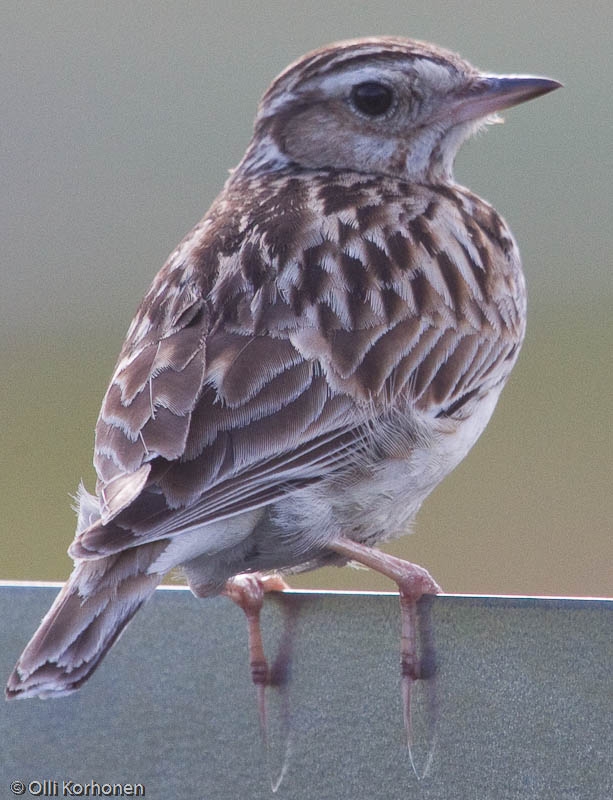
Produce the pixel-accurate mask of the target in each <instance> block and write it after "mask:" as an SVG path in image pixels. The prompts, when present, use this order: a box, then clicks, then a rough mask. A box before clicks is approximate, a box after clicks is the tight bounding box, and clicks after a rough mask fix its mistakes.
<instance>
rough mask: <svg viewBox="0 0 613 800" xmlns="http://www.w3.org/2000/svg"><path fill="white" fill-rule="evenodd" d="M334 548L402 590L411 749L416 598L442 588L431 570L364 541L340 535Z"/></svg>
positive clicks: (404, 702) (404, 697) (405, 709)
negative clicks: (378, 573)
mask: <svg viewBox="0 0 613 800" xmlns="http://www.w3.org/2000/svg"><path fill="white" fill-rule="evenodd" d="M328 547H329V548H330V549H331V550H334V551H335V552H336V553H339V554H340V555H342V556H345V558H348V559H350V560H351V561H357V562H359V563H360V564H363V565H364V566H366V567H370V569H373V570H375V572H380V573H381V574H382V575H386V576H387V577H388V578H391V580H393V581H394V583H396V584H397V586H398V590H399V592H400V619H401V630H400V668H401V675H402V678H401V680H402V710H403V715H404V726H405V729H406V734H407V743H408V746H409V749H410V748H411V745H412V743H413V734H412V725H411V688H412V686H413V682H414V681H416V680H418V679H419V678H420V677H421V675H420V662H419V653H418V647H417V601H418V600H419V599H420V597H422V595H424V594H439V593H440V592H441V591H442V590H441V588H440V586H439V585H438V584H437V583H436V581H435V580H434V579H433V578H432V576H431V575H430V573H429V572H428V571H427V570H426V569H424V568H423V567H420V566H418V565H417V564H412V563H411V562H410V561H403V560H402V559H401V558H396V557H395V556H391V555H388V554H387V553H382V552H381V551H380V550H373V549H372V548H371V547H367V546H366V545H363V544H358V543H357V542H354V541H351V540H350V539H346V538H342V537H339V538H338V539H334V540H333V541H332V542H331V543H329V544H328Z"/></svg>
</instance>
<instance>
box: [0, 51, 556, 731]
mask: <svg viewBox="0 0 613 800" xmlns="http://www.w3.org/2000/svg"><path fill="white" fill-rule="evenodd" d="M559 86H561V84H560V83H559V82H557V81H554V80H551V79H549V78H544V77H535V76H531V75H497V74H492V73H487V72H481V71H479V70H478V69H476V68H475V67H473V66H471V65H470V64H469V63H468V62H466V61H465V60H463V59H462V58H461V57H460V56H459V55H456V54H455V53H452V52H450V51H448V50H445V49H443V48H440V47H438V46H436V45H433V44H430V43H426V42H421V41H417V40H413V39H408V38H402V37H392V36H376V37H368V38H360V39H352V40H348V41H342V42H335V43H333V44H330V45H327V46H324V47H321V48H319V49H317V50H314V51H312V52H310V53H308V54H306V55H305V56H303V57H302V58H300V59H299V60H297V61H296V62H294V63H293V64H291V65H290V66H289V67H287V68H286V69H285V70H284V71H283V72H282V73H281V74H280V75H279V76H278V77H277V78H276V79H275V80H274V81H273V82H272V84H271V85H270V86H269V88H268V89H267V91H266V92H265V94H264V95H263V97H262V99H261V101H260V104H259V106H258V109H257V114H256V118H255V123H254V130H253V137H252V139H251V141H250V143H249V145H248V147H247V150H246V152H245V155H244V157H243V158H242V160H241V161H240V163H239V164H238V166H237V167H236V168H235V169H234V170H232V171H231V172H230V175H229V177H228V179H227V181H226V183H225V185H224V187H223V189H222V191H221V193H220V194H219V196H218V197H217V199H216V200H215V201H214V202H213V204H212V205H211V207H210V209H209V210H208V212H207V213H206V215H205V216H204V218H203V219H202V221H201V222H199V223H198V224H197V225H196V226H195V227H194V228H193V230H192V231H191V232H190V233H188V234H187V236H186V237H185V238H184V239H183V241H182V242H181V243H180V244H179V245H178V247H177V248H176V249H175V250H174V252H173V253H172V254H171V255H170V257H169V258H168V260H167V262H166V263H165V265H164V266H163V267H162V269H161V270H160V272H159V273H158V274H157V276H156V277H155V279H154V280H153V283H152V285H151V287H150V289H149V291H148V292H147V294H146V295H145V297H144V299H143V301H142V303H141V305H140V307H139V308H138V311H137V313H136V316H135V317H134V320H133V321H132V324H131V325H130V327H129V329H128V332H127V336H126V339H125V343H124V345H123V348H122V350H121V352H120V355H119V359H118V361H117V365H116V367H115V371H114V373H113V376H112V378H111V381H110V385H109V387H108V390H107V392H106V395H105V396H104V400H103V403H102V408H101V411H100V415H99V418H98V421H97V424H96V430H95V446H94V451H95V452H94V465H95V468H96V473H97V483H96V490H95V494H90V493H89V492H88V491H87V490H86V489H85V488H84V487H83V485H82V484H81V486H80V487H79V490H78V495H77V498H76V500H77V511H78V521H77V530H76V536H75V538H74V541H73V543H72V544H71V546H70V548H69V554H70V555H71V556H72V558H73V559H74V570H73V572H72V574H71V575H70V577H69V579H68V581H67V582H66V583H65V585H64V587H63V588H62V590H61V591H60V593H59V595H58V596H57V599H56V600H55V602H54V603H53V605H52V607H51V609H50V610H49V612H48V613H47V615H46V616H45V617H44V619H43V620H42V622H41V624H40V627H39V628H38V630H37V631H36V632H35V634H34V636H33V637H32V639H31V641H30V642H29V644H28V645H27V647H26V648H25V650H24V652H23V653H22V655H21V656H20V658H19V660H18V662H17V664H16V666H15V669H14V671H13V672H12V674H11V676H10V678H9V680H8V685H7V688H6V695H7V697H8V698H25V697H33V696H39V697H43V698H45V697H57V696H62V695H66V694H69V693H71V692H73V691H75V690H77V689H78V688H79V687H81V686H82V684H83V683H84V682H85V681H86V680H87V679H88V678H89V677H90V676H91V675H92V673H93V672H94V670H95V669H96V668H97V667H98V665H99V664H100V662H101V660H102V659H103V657H104V656H105V654H106V653H107V652H108V651H109V649H110V648H111V647H112V646H113V644H114V642H115V641H116V640H117V638H118V636H119V635H120V634H121V632H122V631H123V629H124V628H125V626H126V625H127V623H128V622H129V621H130V619H131V618H132V617H133V616H134V614H135V613H136V612H137V611H138V609H139V608H140V607H141V606H142V605H143V604H144V603H145V602H146V601H147V600H148V599H149V598H150V597H151V595H152V594H153V592H154V590H155V588H156V587H157V586H158V584H159V583H160V582H161V581H162V579H163V578H164V576H165V575H167V573H169V572H170V571H172V570H175V569H176V568H180V569H181V570H182V572H183V574H184V576H185V578H186V580H187V583H188V584H189V587H190V588H191V590H192V592H193V593H194V594H195V595H196V596H197V597H209V596H213V595H218V594H222V593H225V594H227V595H228V596H229V597H230V598H231V599H233V600H235V601H236V602H237V603H238V604H239V605H240V606H241V607H242V608H243V610H244V611H245V613H246V615H247V618H248V621H249V632H250V645H249V647H250V660H251V668H252V676H253V679H254V681H255V683H256V685H257V684H259V685H260V687H261V686H265V685H266V682H267V679H268V672H267V662H266V658H265V654H264V651H263V646H262V641H261V632H260V629H259V612H260V609H261V606H262V602H263V597H264V594H265V593H266V592H267V591H277V590H283V588H284V586H285V583H284V580H283V576H284V575H286V574H291V573H294V572H300V571H306V570H311V569H314V568H317V567H320V566H324V565H337V566H344V565H346V564H347V563H352V564H360V565H365V566H367V567H370V568H372V569H374V570H377V571H379V572H381V573H382V574H384V575H387V576H388V577H389V578H391V579H392V580H393V581H395V582H396V584H397V585H398V588H399V593H400V600H401V668H402V680H403V698H404V699H403V704H404V712H405V724H406V726H407V728H409V727H410V690H411V686H412V685H413V682H414V681H415V680H418V679H419V677H420V675H419V658H418V654H417V645H416V636H415V609H416V603H417V601H418V600H419V598H420V597H421V596H422V595H423V594H432V593H438V592H440V591H441V590H440V588H439V586H438V584H437V583H436V581H435V580H434V579H433V578H432V577H431V576H430V574H429V573H428V572H427V570H425V569H424V568H422V567H420V566H419V565H416V564H411V563H410V562H406V561H403V560H401V559H399V558H396V557H393V556H391V555H389V554H386V553H384V552H383V551H381V550H380V549H378V547H377V545H378V544H380V543H382V542H385V541H387V540H390V539H393V538H395V537H398V536H401V535H403V534H405V533H407V532H408V531H409V529H410V527H411V523H412V521H413V519H414V518H415V515H416V514H417V512H418V510H419V508H420V506H421V505H422V503H423V502H424V500H425V499H426V498H427V496H428V495H429V494H430V493H431V492H432V490H433V489H434V488H435V487H436V486H437V485H438V484H439V483H440V482H441V481H442V480H443V479H444V478H445V477H446V476H447V475H448V474H449V473H450V472H451V471H452V470H453V469H454V468H455V467H456V466H457V465H458V464H459V463H460V462H461V461H462V459H463V458H464V457H465V456H466V454H467V453H468V451H469V450H470V449H471V447H472V446H473V445H474V443H475V442H476V440H477V439H478V437H479V436H480V435H481V433H482V432H483V430H484V429H485V427H486V425H487V423H488V421H489V419H490V417H491V415H492V413H493V411H494V408H495V406H496V403H497V401H498V398H499V395H500V393H501V390H502V388H503V386H504V385H505V383H506V381H507V379H508V377H509V374H510V373H511V370H512V369H513V366H514V364H515V362H516V360H517V357H518V353H519V350H520V347H521V345H522V341H523V338H524V332H525V321H526V287H525V280H524V276H523V272H522V267H521V261H520V256H519V252H518V248H517V245H516V243H515V240H514V238H513V236H512V234H511V232H510V230H509V228H508V227H507V225H506V223H505V222H504V220H503V219H502V217H501V216H500V215H499V214H498V213H497V212H496V211H495V210H494V209H493V208H492V206H491V205H489V204H488V203H487V202H485V201H484V200H482V199H480V198H479V197H477V196H476V195H475V194H473V193H472V192H471V191H469V190H468V189H467V188H465V187H463V186H461V185H459V184H458V183H457V182H456V181H455V179H454V176H453V165H454V159H455V157H456V154H457V152H458V150H459V148H460V146H461V145H462V143H463V142H464V141H465V140H466V139H468V138H469V137H470V136H472V135H473V134H475V133H476V132H477V131H479V130H481V129H482V128H484V127H485V126H486V125H487V124H488V123H491V122H495V121H498V120H499V117H498V114H499V112H501V111H502V110H504V109H506V108H509V107H511V106H514V105H516V104H519V103H522V102H524V101H527V100H530V99H531V98H536V97H539V96H541V95H544V94H546V93H548V92H551V91H552V90H554V89H557V88H558V87H559ZM260 710H261V713H263V712H262V708H260Z"/></svg>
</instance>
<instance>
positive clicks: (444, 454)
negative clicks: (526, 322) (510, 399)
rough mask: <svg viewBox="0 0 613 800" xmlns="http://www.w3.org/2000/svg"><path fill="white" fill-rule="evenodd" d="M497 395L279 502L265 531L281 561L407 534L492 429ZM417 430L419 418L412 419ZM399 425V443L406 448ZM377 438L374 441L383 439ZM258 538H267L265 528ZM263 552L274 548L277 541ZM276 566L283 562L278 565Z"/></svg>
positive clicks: (428, 425)
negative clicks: (341, 540)
mask: <svg viewBox="0 0 613 800" xmlns="http://www.w3.org/2000/svg"><path fill="white" fill-rule="evenodd" d="M499 393H500V391H499V390H497V389H495V390H493V391H490V392H489V393H488V394H487V395H486V396H485V397H483V398H481V399H480V400H479V401H478V403H476V405H475V407H474V408H473V409H472V413H470V415H469V416H467V417H466V418H465V419H462V420H456V419H451V418H447V419H441V420H429V421H428V422H427V423H425V424H424V421H422V422H421V423H420V425H422V426H423V427H424V428H425V429H426V430H427V434H426V436H425V437H424V438H423V440H422V441H421V442H420V443H418V444H416V445H414V446H413V447H412V448H411V449H407V451H406V452H405V453H404V454H402V453H401V452H399V453H396V454H394V455H393V456H389V457H384V458H378V459H373V460H372V462H371V463H368V462H367V458H368V454H366V456H363V457H362V459H363V460H364V462H365V463H361V464H358V465H357V468H356V469H354V470H351V469H349V470H347V472H346V473H344V474H341V475H340V476H331V477H330V478H329V479H327V480H324V481H322V482H321V483H317V484H314V485H311V486H307V487H305V488H304V489H301V490H299V491H298V492H294V493H292V494H291V495H289V496H287V497H286V498H284V499H283V500H281V501H279V502H277V503H276V504H275V505H274V506H273V507H272V508H271V510H270V513H269V514H267V515H266V517H267V518H266V520H265V522H264V521H263V525H266V526H268V532H267V533H268V536H270V537H273V538H274V542H275V543H274V548H275V550H276V553H277V555H279V554H282V553H283V554H285V557H286V559H287V561H288V563H289V562H293V563H295V561H296V559H297V558H300V557H303V560H304V561H308V560H309V559H310V558H313V557H316V554H317V553H318V552H321V550H322V549H325V547H326V544H327V543H328V542H329V541H330V540H331V539H333V538H335V537H337V536H339V535H340V536H346V537H348V538H350V539H353V540H355V541H358V542H362V543H365V544H375V543H376V542H379V541H385V540H387V539H393V538H396V537H398V536H402V535H404V534H406V533H408V532H409V528H410V524H411V521H412V520H413V518H414V517H415V515H416V514H417V512H418V510H419V508H420V506H421V504H422V503H423V502H424V500H425V499H426V497H427V496H428V495H429V494H430V492H432V491H433V489H435V487H436V486H437V485H438V484H439V483H440V482H441V481H442V480H443V479H444V478H445V476H446V475H448V474H449V473H450V472H451V471H452V470H453V469H454V468H455V467H456V466H457V465H458V464H459V463H460V461H462V459H463V458H464V457H465V456H466V454H467V453H468V451H469V450H470V449H471V447H472V446H473V445H474V443H475V442H476V440H477V439H478V438H479V436H480V435H481V433H482V432H483V430H484V428H485V426H486V425H487V423H488V421H489V419H490V417H491V415H492V412H493V410H494V407H495V405H496V402H497V400H498V395H499ZM410 424H411V426H412V428H413V430H414V419H413V420H411V423H410ZM403 433H404V432H403V430H402V428H401V427H399V429H398V431H397V436H396V440H397V441H399V442H402V440H403ZM377 434H378V432H377V431H376V430H375V431H374V433H373V440H374V441H376V440H377V438H378V435H377ZM259 535H260V536H262V535H263V536H264V538H267V534H266V533H264V528H261V529H260V532H259ZM267 545H268V546H266V545H265V546H264V547H263V548H262V550H263V552H265V551H268V550H269V549H272V546H273V545H272V542H270V543H267ZM276 566H277V567H278V566H279V565H278V564H277V565H276Z"/></svg>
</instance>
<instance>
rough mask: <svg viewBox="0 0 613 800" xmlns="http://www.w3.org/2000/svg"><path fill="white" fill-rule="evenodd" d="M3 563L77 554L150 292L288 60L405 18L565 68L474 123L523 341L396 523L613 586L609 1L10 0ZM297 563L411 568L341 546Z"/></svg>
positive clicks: (473, 588)
mask: <svg viewBox="0 0 613 800" xmlns="http://www.w3.org/2000/svg"><path fill="white" fill-rule="evenodd" d="M2 5H3V10H2V30H1V31H0V59H1V64H2V68H1V69H0V85H1V97H2V121H1V123H0V137H1V141H0V146H1V150H0V152H1V153H2V159H1V164H2V166H1V171H2V193H1V199H0V203H1V207H0V229H1V231H2V248H1V254H2V255H1V259H2V262H1V269H2V275H1V280H2V290H1V292H0V334H1V335H0V370H1V374H2V375H3V376H4V377H3V388H2V402H1V405H0V414H1V415H2V420H1V424H0V431H1V436H2V446H1V448H0V459H1V461H0V464H1V467H0V469H1V475H2V513H1V515H0V578H2V579H20V580H26V579H37V580H63V579H64V578H66V577H67V575H68V573H69V571H70V562H69V560H68V558H67V557H66V555H65V551H66V548H67V547H68V544H69V543H70V541H71V539H72V535H73V531H74V525H75V519H74V514H73V512H72V510H71V507H70V506H71V499H70V494H71V493H74V492H75V490H76V487H77V485H78V482H79V480H80V479H81V478H83V479H84V481H85V483H86V485H87V486H88V487H89V488H90V489H92V488H93V484H94V480H95V476H94V472H93V468H92V466H91V458H92V443H93V428H94V425H95V421H96V417H97V414H98V409H99V406H100V402H101V399H102V396H103V393H104V391H105V389H106V386H107V382H108V379H109V377H110V375H111V372H112V370H113V366H114V363H115V359H116V357H117V354H118V352H119V349H120V347H121V343H122V341H123V338H124V334H125V331H126V329H127V327H128V324H129V322H130V320H131V318H132V315H133V313H134V311H135V309H136V307H137V305H138V303H139V302H140V299H141V297H142V295H143V294H144V292H145V291H146V289H147V288H148V285H149V283H150V281H151V280H152V278H153V276H154V274H155V273H156V272H157V270H158V269H159V268H160V267H161V265H162V263H163V262H164V261H165V259H166V256H167V255H168V253H169V252H170V251H171V250H172V249H173V248H174V246H175V244H176V243H177V242H178V241H179V239H180V238H181V237H182V236H183V234H184V233H186V231H187V230H188V229H189V228H191V227H192V225H193V224H194V223H195V222H196V221H197V220H198V219H199V218H200V217H201V216H202V215H203V214H204V212H205V211H206V209H207V208H208V206H209V204H210V202H211V201H212V200H213V198H214V197H215V195H216V194H217V193H218V191H219V190H220V188H221V186H222V184H223V182H224V180H225V178H226V176H227V170H228V169H229V168H230V167H232V166H234V165H235V164H236V163H237V162H238V161H239V159H240V157H241V155H242V153H243V151H244V149H245V146H246V144H247V142H248V140H249V137H250V132H251V124H252V120H253V116H254V112H255V107H256V104H257V101H258V99H259V97H260V95H261V94H262V92H263V91H264V89H265V88H266V86H267V85H268V83H269V82H270V80H271V79H272V78H273V77H274V76H275V75H276V74H277V73H278V72H279V71H280V70H281V69H283V68H284V67H285V66H286V64H288V63H289V62H290V61H292V60H294V59H295V58H297V57H298V56H300V55H301V54H302V53H304V52H305V51H307V50H309V49H312V48H314V47H317V46H319V45H321V44H324V43H327V42H330V41H333V40H335V39H341V38H348V37H354V36H361V35H369V34H398V35H406V36H410V37H413V38H421V39H426V40H430V41H433V42H436V43H438V44H440V45H443V46H445V47H447V48H450V49H453V50H457V51H458V52H460V53H461V54H462V55H463V56H464V57H465V58H466V59H468V60H469V61H471V62H472V63H473V64H475V65H476V66H479V67H482V68H483V69H486V70H489V71H492V72H511V73H512V72H527V73H536V74H543V75H547V76H549V77H553V78H557V79H558V80H561V81H562V82H563V83H564V84H565V88H564V89H563V90H561V91H558V92H556V93H554V94H553V95H550V96H548V97H545V98H542V99H539V100H538V101H535V102H531V103H528V104H526V105H525V106H521V107H519V108H516V109H512V110H510V111H508V112H507V113H506V114H505V118H506V124H505V125H499V126H495V127H493V128H490V129H489V132H488V134H487V135H486V136H479V137H477V139H476V140H473V141H472V142H470V143H468V144H467V145H466V146H465V147H464V149H463V151H462V152H461V154H460V156H459V158H458V161H457V167H456V175H457V177H458V179H459V181H460V182H462V183H464V184H466V185H468V186H469V187H470V188H471V189H472V190H474V191H476V192H477V193H478V194H480V195H481V196H483V197H484V198H486V199H487V200H489V201H490V202H492V203H493V205H494V206H495V207H496V208H497V209H498V211H499V212H501V213H502V214H503V215H504V216H505V218H506V219H507V221H508V222H509V224H510V226H511V228H512V230H513V232H514V233H515V236H516V238H517V240H518V242H519V245H520V248H521V251H522V255H523V260H524V266H525V271H526V275H527V279H528V284H529V290H530V308H529V327H528V335H527V339H526V343H525V346H524V350H523V353H522V356H521V358H520V360H519V364H518V366H517V367H516V369H515V372H514V374H513V376H512V378H511V381H510V383H509V385H508V387H507V389H506V390H505V392H504V393H503V395H502V399H501V402H500V403H499V407H498V410H497V412H496V413H495V415H494V418H493V420H492V422H491V423H490V425H489V427H488V429H487V431H486V433H485V434H484V436H483V437H482V439H481V440H480V441H479V443H478V444H477V445H476V447H475V448H474V449H473V451H472V452H471V453H470V455H469V456H468V458H467V459H466V460H465V462H464V463H463V464H462V465H461V466H460V467H459V468H458V469H457V470H456V472H455V473H454V474H453V475H452V476H451V477H449V478H448V479H447V480H446V481H445V482H444V483H443V485H442V486H440V487H439V488H438V489H437V490H436V491H435V492H434V494H433V495H432V496H431V498H430V499H429V501H428V502H427V503H426V505H425V506H424V508H423V510H422V512H421V513H420V515H419V517H418V519H417V524H416V526H415V531H414V533H413V535H412V536H410V537H405V538H404V539H402V540H398V541H396V542H394V543H392V544H390V545H389V546H386V549H387V550H389V551H390V552H393V553H395V554H397V555H400V556H402V557H405V558H409V559H411V560H413V561H417V562H418V563H421V564H423V565H424V566H427V567H428V568H429V569H430V570H431V572H432V573H433V575H434V576H435V577H436V578H437V579H438V581H439V582H440V583H441V585H442V586H443V587H444V588H445V589H446V590H447V591H449V592H469V593H495V594H503V593H513V594H524V593H525V594H553V595H604V594H607V595H608V594H611V590H612V585H613V580H612V577H613V576H612V567H611V564H612V561H613V559H612V558H611V556H612V552H611V520H612V519H613V502H612V496H613V490H612V481H611V478H612V469H611V467H612V451H611V444H612V442H611V427H612V426H611V395H612V388H613V379H612V377H611V353H612V344H613V331H612V325H611V307H612V300H613V281H612V277H611V275H612V270H611V266H612V261H613V257H612V253H613V225H612V224H611V221H612V219H613V203H612V199H611V197H612V193H611V186H612V182H613V174H612V173H613V169H612V166H613V124H612V122H613V116H612V113H613V112H612V111H611V109H612V108H613V89H612V82H611V67H612V66H613V64H612V59H611V40H610V31H611V23H612V21H613V19H612V18H613V12H612V11H611V6H610V3H608V2H607V3H605V2H604V0H602V2H599V1H598V0H595V1H594V2H591V3H589V4H587V5H586V6H583V7H581V8H580V9H579V8H578V7H577V5H576V3H574V2H569V1H568V0H558V2H556V3H541V4H539V3H534V2H533V0H530V1H528V0H514V1H513V2H512V3H510V2H508V1H507V2H500V1H499V0H492V2H489V3H487V4H484V3H483V2H482V0H473V1H471V0H444V1H443V0H428V2H425V0H415V2H412V3H407V2H397V1H396V0H394V1H392V0H378V2H377V3H376V4H375V3H369V4H356V3H354V2H336V1H335V0H326V2H321V0H313V1H312V2H310V3H308V4H303V3H302V2H296V3H293V2H283V3H281V2H264V0H251V2H235V3H231V4H230V3H226V2H218V1H217V0H208V2H187V0H175V2H173V3H166V2H164V3H162V2H155V0H147V2H144V1H143V2H127V3H126V2H124V1H123V0H122V1H121V2H118V1H113V0H110V2H105V3H96V2H77V0H71V1H69V2H63V1H62V0H56V2H53V3H46V2H30V1H29V0H26V2H20V3H8V2H4V3H3V4H2ZM292 583H293V584H294V585H295V586H301V587H313V588H320V587H321V588H324V587H325V588H356V589H357V588H364V589H391V588H393V587H392V585H391V584H390V583H389V582H388V581H386V580H385V579H383V578H380V577H378V576H376V575H373V574H372V573H369V572H366V571H353V570H348V569H343V570H338V569H331V570H325V571H320V572H314V573H309V574H307V575H304V576H300V577H298V578H295V579H294V580H293V581H292Z"/></svg>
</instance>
